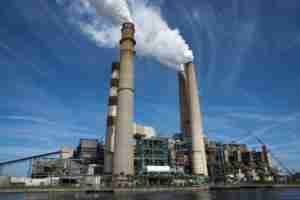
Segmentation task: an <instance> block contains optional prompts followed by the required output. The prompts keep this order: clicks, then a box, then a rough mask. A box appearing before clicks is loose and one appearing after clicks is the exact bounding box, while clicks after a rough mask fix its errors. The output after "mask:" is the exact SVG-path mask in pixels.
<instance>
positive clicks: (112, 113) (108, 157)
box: [104, 62, 120, 174]
mask: <svg viewBox="0 0 300 200" xmlns="http://www.w3.org/2000/svg"><path fill="white" fill-rule="evenodd" d="M119 71H120V63H118V62H115V63H113V64H112V71H111V82H110V92H109V99H108V114H107V121H106V139H105V152H104V173H106V174H112V172H113V171H112V170H113V153H114V148H115V147H114V144H115V135H116V121H117V109H118V88H119Z"/></svg>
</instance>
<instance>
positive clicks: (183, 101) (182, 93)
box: [177, 72, 191, 137]
mask: <svg viewBox="0 0 300 200" xmlns="http://www.w3.org/2000/svg"><path fill="white" fill-rule="evenodd" d="M177 77H178V88H179V109H180V125H181V133H182V134H183V136H184V137H191V129H190V113H189V104H188V93H187V84H186V75H185V72H178V73H177Z"/></svg>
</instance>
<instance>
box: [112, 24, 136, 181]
mask: <svg viewBox="0 0 300 200" xmlns="http://www.w3.org/2000/svg"><path fill="white" fill-rule="evenodd" d="M134 33H135V28H134V24H132V23H124V24H123V26H122V39H121V41H120V48H121V52H120V82H119V89H118V111H117V126H116V137H115V152H114V158H113V164H114V167H113V174H114V175H120V174H121V173H122V174H124V175H133V174H134V166H133V134H132V128H133V112H134V66H133V57H134V54H135V50H134V46H135V40H134Z"/></svg>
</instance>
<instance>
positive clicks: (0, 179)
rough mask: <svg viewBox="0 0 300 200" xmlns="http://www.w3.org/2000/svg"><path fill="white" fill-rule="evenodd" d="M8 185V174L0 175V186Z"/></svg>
mask: <svg viewBox="0 0 300 200" xmlns="http://www.w3.org/2000/svg"><path fill="white" fill-rule="evenodd" d="M8 186H10V177H9V176H0V187H8Z"/></svg>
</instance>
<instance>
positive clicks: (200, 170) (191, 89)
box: [185, 62, 208, 176]
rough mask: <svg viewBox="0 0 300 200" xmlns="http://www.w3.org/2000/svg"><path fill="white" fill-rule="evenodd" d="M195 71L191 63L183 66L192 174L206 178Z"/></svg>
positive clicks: (205, 161)
mask: <svg viewBox="0 0 300 200" xmlns="http://www.w3.org/2000/svg"><path fill="white" fill-rule="evenodd" d="M195 70H196V69H195V65H194V64H193V63H192V62H189V63H186V64H185V72H186V80H187V88H188V90H187V93H188V96H189V98H188V101H189V102H188V104H189V112H190V120H191V135H192V152H191V153H192V156H191V157H192V172H193V174H196V175H201V174H202V175H205V176H207V175H208V172H207V160H206V152H205V143H204V134H203V125H202V114H201V110H200V99H199V94H198V84H197V77H196V71H195Z"/></svg>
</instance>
